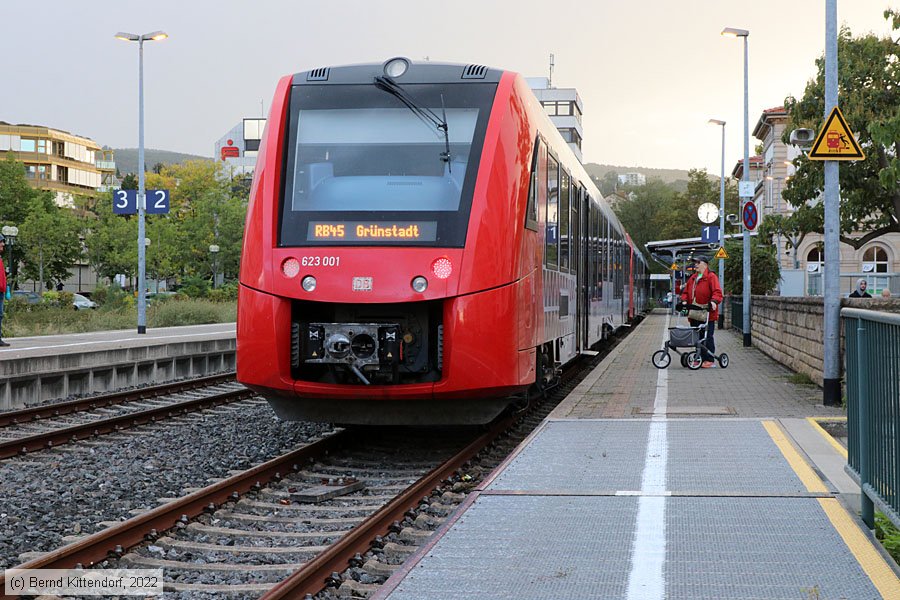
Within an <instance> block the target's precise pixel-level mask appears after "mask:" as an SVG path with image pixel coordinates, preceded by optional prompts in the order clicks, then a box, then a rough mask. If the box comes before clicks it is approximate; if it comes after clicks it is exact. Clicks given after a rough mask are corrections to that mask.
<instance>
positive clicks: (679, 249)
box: [644, 231, 756, 268]
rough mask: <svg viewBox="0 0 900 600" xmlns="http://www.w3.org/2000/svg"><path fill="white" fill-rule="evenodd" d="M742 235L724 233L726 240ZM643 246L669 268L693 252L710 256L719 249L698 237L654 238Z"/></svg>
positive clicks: (687, 257) (741, 237) (693, 253)
mask: <svg viewBox="0 0 900 600" xmlns="http://www.w3.org/2000/svg"><path fill="white" fill-rule="evenodd" d="M755 235H756V232H755V231H754V232H751V233H750V236H751V237H752V236H755ZM743 237H744V235H743V234H742V233H729V234H726V235H725V239H726V240H740V239H743ZM644 247H645V248H647V252H648V253H649V254H650V256H651V257H652V258H653V260H655V261H656V262H658V263H660V264H662V265H665V266H666V268H669V266H670V265H671V264H672V263H680V262H684V261H688V260H690V259H691V257H692V256H694V255H695V254H706V255H707V256H709V257H712V256H713V255H714V254H715V253H716V250H718V249H719V244H717V243H713V244H710V243H707V242H702V241H700V238H699V237H693V238H684V239H680V240H656V241H653V242H647V243H646V244H644Z"/></svg>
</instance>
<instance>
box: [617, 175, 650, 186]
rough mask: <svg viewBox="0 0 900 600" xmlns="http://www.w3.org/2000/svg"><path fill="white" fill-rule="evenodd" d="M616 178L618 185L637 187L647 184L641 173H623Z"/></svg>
mask: <svg viewBox="0 0 900 600" xmlns="http://www.w3.org/2000/svg"><path fill="white" fill-rule="evenodd" d="M618 178H619V185H630V186H634V187H638V186H642V185H644V184H646V183H647V177H646V176H645V175H644V174H643V173H624V174H622V175H619V176H618Z"/></svg>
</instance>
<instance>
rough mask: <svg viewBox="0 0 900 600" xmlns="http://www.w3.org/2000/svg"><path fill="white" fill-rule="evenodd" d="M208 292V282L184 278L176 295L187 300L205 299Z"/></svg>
mask: <svg viewBox="0 0 900 600" xmlns="http://www.w3.org/2000/svg"><path fill="white" fill-rule="evenodd" d="M208 291H209V281H207V280H206V279H204V278H203V277H185V278H184V280H182V282H181V287H180V288H178V293H179V294H182V295H184V296H187V297H188V298H205V297H206V295H207V293H208Z"/></svg>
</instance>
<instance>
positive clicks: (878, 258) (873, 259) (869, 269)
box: [862, 246, 888, 273]
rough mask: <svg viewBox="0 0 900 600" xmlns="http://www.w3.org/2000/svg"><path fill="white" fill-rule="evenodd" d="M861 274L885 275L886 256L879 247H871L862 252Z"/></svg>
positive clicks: (886, 270)
mask: <svg viewBox="0 0 900 600" xmlns="http://www.w3.org/2000/svg"><path fill="white" fill-rule="evenodd" d="M862 270H863V273H887V272H888V255H887V252H886V251H885V249H884V248H882V247H881V246H871V247H869V248H867V249H866V251H865V252H863V264H862Z"/></svg>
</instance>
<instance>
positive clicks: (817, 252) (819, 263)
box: [806, 246, 825, 273]
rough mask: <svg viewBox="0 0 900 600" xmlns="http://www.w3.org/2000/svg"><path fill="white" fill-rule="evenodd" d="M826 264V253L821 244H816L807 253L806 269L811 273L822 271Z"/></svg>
mask: <svg viewBox="0 0 900 600" xmlns="http://www.w3.org/2000/svg"><path fill="white" fill-rule="evenodd" d="M824 266H825V253H824V252H823V251H822V247H821V246H816V247H814V248H813V249H812V250H810V251H809V252H808V253H807V254H806V270H807V272H809V273H822V272H823V271H824V269H823V267H824Z"/></svg>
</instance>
